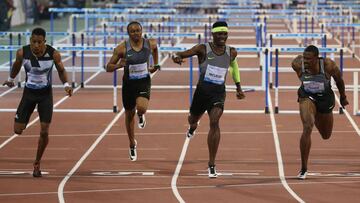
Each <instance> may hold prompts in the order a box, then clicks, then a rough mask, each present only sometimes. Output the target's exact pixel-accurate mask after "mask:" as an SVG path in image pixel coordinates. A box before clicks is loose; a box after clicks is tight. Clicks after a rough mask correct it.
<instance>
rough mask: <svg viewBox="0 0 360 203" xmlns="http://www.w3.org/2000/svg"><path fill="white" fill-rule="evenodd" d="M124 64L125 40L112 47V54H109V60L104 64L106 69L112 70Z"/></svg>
mask: <svg viewBox="0 0 360 203" xmlns="http://www.w3.org/2000/svg"><path fill="white" fill-rule="evenodd" d="M119 60H120V62H119ZM125 65H126V59H125V41H123V42H122V43H120V44H119V45H118V46H117V47H116V48H115V49H114V52H113V55H112V56H111V58H110V61H109V62H108V64H107V65H106V71H107V72H113V71H115V70H117V69H119V68H123V67H125Z"/></svg>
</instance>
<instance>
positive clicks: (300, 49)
mask: <svg viewBox="0 0 360 203" xmlns="http://www.w3.org/2000/svg"><path fill="white" fill-rule="evenodd" d="M273 49H275V87H274V89H275V105H274V111H275V113H294V112H295V111H290V110H282V111H280V110H279V88H280V87H279V52H299V53H302V52H304V49H305V48H304V47H298V48H289V47H281V48H280V47H277V48H273ZM319 52H320V53H337V52H339V53H340V71H341V72H343V66H344V64H343V53H344V51H343V49H342V48H324V47H322V48H319ZM286 72H287V71H286ZM290 72H293V71H292V70H291V71H290ZM354 77H355V76H354ZM294 88H295V89H296V88H298V87H295V86H294V87H283V88H282V89H294ZM296 112H297V111H296ZM339 112H340V113H341V112H342V107H340V110H339Z"/></svg>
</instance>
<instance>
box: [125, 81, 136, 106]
mask: <svg viewBox="0 0 360 203" xmlns="http://www.w3.org/2000/svg"><path fill="white" fill-rule="evenodd" d="M122 88H123V89H122V102H123V106H124V108H125V109H126V110H131V109H133V108H134V107H135V105H136V97H135V95H136V93H135V90H134V87H133V86H132V84H127V83H124V82H123V87H122Z"/></svg>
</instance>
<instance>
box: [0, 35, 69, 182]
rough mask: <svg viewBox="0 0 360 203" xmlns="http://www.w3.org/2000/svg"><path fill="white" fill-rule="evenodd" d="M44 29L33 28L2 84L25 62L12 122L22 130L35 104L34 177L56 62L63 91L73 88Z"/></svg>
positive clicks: (37, 173)
mask: <svg viewBox="0 0 360 203" xmlns="http://www.w3.org/2000/svg"><path fill="white" fill-rule="evenodd" d="M45 37H46V32H45V30H44V29H42V28H35V29H34V30H33V31H32V33H31V37H30V45H27V46H24V47H22V48H21V49H19V50H18V51H17V52H16V60H15V62H14V64H13V67H12V69H11V72H10V77H9V78H8V80H7V81H5V82H4V84H3V85H7V86H9V87H13V86H14V79H15V77H16V76H17V74H18V73H19V71H20V69H21V66H22V65H23V66H24V69H25V73H26V78H25V87H24V92H23V96H22V99H21V101H20V104H19V107H18V108H17V111H16V115H15V123H14V132H15V133H16V134H21V133H22V132H23V130H24V129H25V128H26V125H27V124H28V122H29V119H30V116H31V114H32V113H33V111H34V109H35V107H36V105H37V110H38V113H39V117H40V124H41V130H40V138H39V144H38V149H37V153H36V158H35V161H34V171H33V176H34V177H41V176H42V174H41V171H40V161H41V157H42V155H43V153H44V151H45V148H46V146H47V144H48V142H49V136H48V135H49V126H50V123H51V118H52V114H53V95H52V87H51V84H52V81H51V73H52V68H53V66H54V65H55V68H56V70H57V71H58V74H59V78H60V80H61V82H62V83H63V84H64V89H65V92H66V94H68V95H69V96H71V95H72V88H71V87H70V85H69V83H68V80H67V73H66V71H65V68H64V65H63V63H62V61H61V55H60V53H59V52H58V51H56V50H55V49H54V48H53V47H51V46H50V45H47V44H45V42H46V40H45Z"/></svg>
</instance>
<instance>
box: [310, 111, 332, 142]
mask: <svg viewBox="0 0 360 203" xmlns="http://www.w3.org/2000/svg"><path fill="white" fill-rule="evenodd" d="M333 123H334V117H333V113H332V112H331V113H317V114H316V116H315V126H316V128H317V129H318V131H319V132H320V134H321V136H322V137H323V138H329V137H330V136H331V133H332V129H333Z"/></svg>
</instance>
